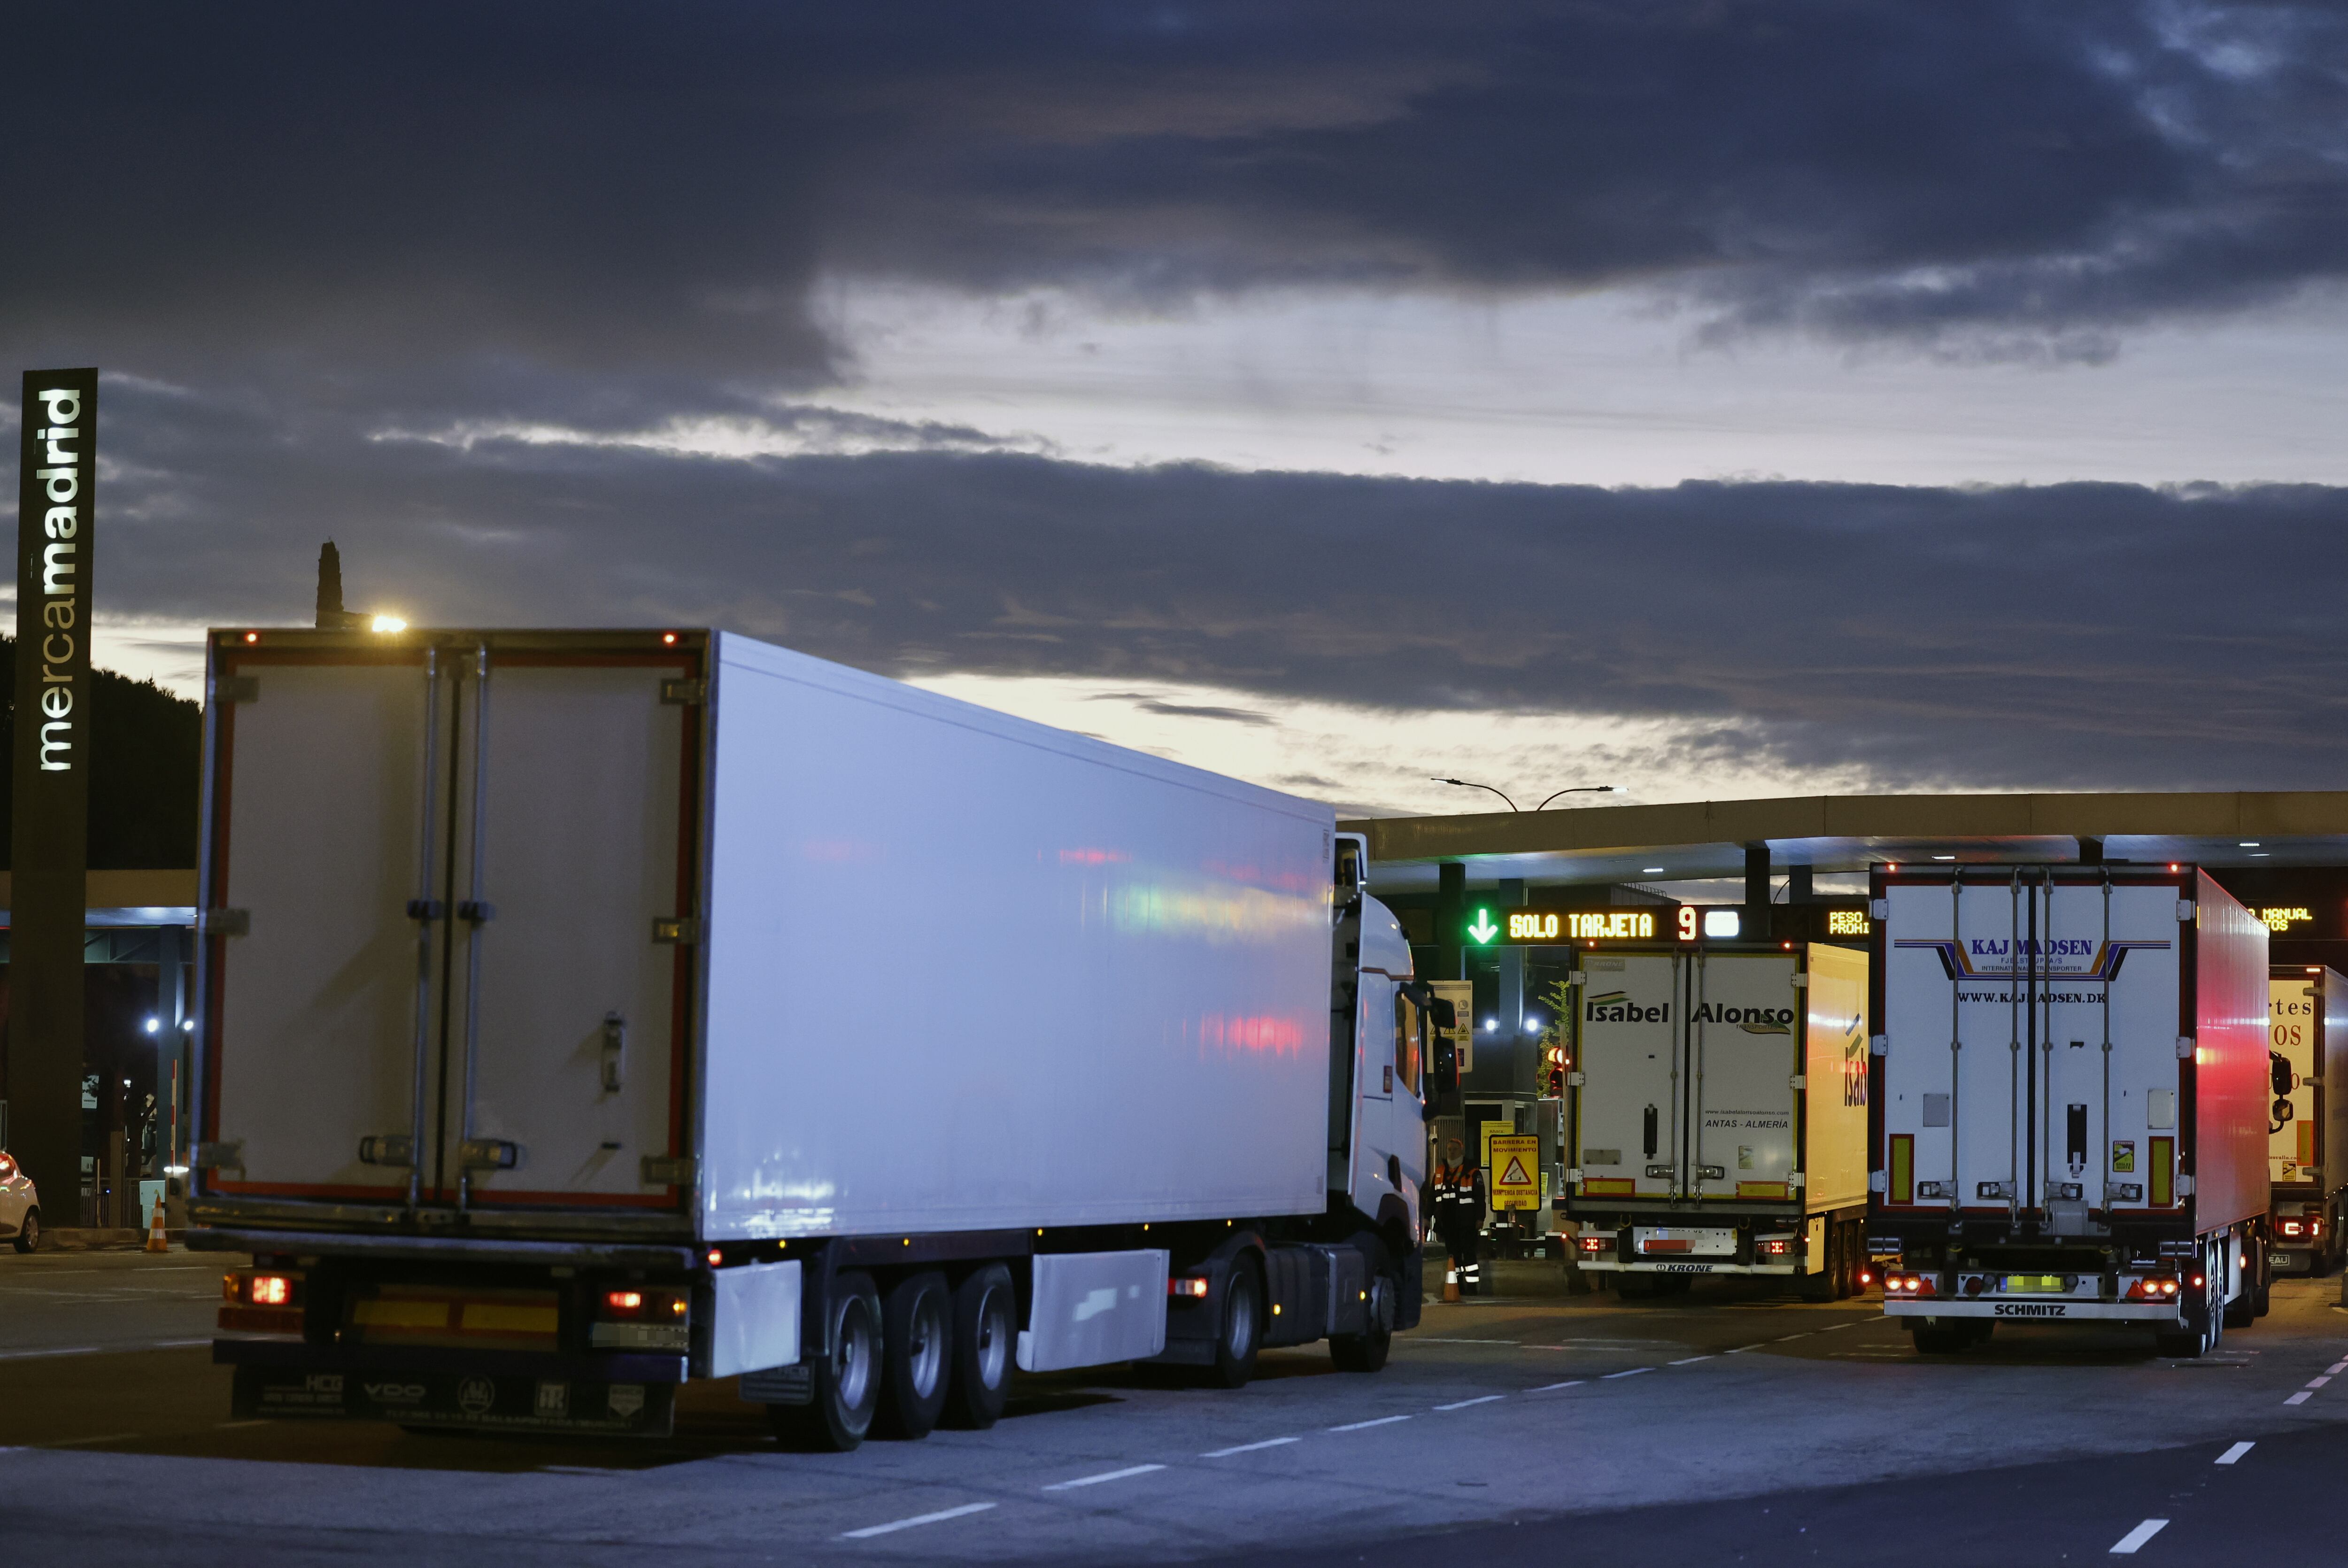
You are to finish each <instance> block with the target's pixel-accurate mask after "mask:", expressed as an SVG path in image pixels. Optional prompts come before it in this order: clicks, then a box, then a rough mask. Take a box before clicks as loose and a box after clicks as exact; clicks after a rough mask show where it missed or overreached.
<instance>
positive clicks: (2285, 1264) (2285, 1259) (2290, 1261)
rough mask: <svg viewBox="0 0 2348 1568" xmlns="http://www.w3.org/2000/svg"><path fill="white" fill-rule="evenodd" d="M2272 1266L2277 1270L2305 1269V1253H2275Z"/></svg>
mask: <svg viewBox="0 0 2348 1568" xmlns="http://www.w3.org/2000/svg"><path fill="white" fill-rule="evenodd" d="M2274 1266H2275V1267H2277V1268H2279V1269H2299V1268H2305V1267H2306V1266H2307V1254H2306V1253H2276V1254H2275V1255H2274Z"/></svg>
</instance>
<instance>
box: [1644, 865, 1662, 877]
mask: <svg viewBox="0 0 2348 1568" xmlns="http://www.w3.org/2000/svg"><path fill="white" fill-rule="evenodd" d="M1639 874H1640V875H1641V876H1643V877H1652V876H1661V875H1662V874H1663V867H1661V866H1641V867H1640V868H1639Z"/></svg>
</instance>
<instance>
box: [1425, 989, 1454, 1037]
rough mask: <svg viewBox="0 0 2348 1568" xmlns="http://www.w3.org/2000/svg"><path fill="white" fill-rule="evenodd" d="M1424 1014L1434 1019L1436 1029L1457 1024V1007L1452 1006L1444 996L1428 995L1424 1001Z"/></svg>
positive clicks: (1448, 1027) (1449, 1027) (1452, 1027)
mask: <svg viewBox="0 0 2348 1568" xmlns="http://www.w3.org/2000/svg"><path fill="white" fill-rule="evenodd" d="M1426 1016H1428V1017H1430V1018H1432V1019H1434V1020H1435V1026H1436V1027H1437V1028H1438V1029H1456V1028H1457V1027H1458V1026H1459V1009H1458V1008H1457V1007H1455V1006H1452V1005H1451V1003H1450V1001H1449V1000H1448V999H1447V998H1446V997H1442V996H1432V997H1429V998H1428V999H1427V1003H1426ZM1446 1048H1448V1047H1446Z"/></svg>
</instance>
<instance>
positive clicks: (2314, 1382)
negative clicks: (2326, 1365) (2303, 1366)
mask: <svg viewBox="0 0 2348 1568" xmlns="http://www.w3.org/2000/svg"><path fill="white" fill-rule="evenodd" d="M2331 1381H2332V1379H2331V1378H2329V1377H2310V1378H2309V1379H2308V1380H2307V1381H2306V1382H2305V1383H2303V1384H2302V1385H2301V1387H2305V1388H2321V1387H2323V1386H2324V1385H2325V1384H2326V1383H2329V1382H2331Z"/></svg>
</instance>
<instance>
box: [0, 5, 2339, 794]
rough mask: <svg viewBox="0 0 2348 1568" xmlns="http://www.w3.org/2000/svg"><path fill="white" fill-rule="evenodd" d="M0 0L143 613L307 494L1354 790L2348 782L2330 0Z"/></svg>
mask: <svg viewBox="0 0 2348 1568" xmlns="http://www.w3.org/2000/svg"><path fill="white" fill-rule="evenodd" d="M8 26H9V42H8V44H7V46H5V49H0V125H5V129H6V132H7V134H6V137H5V142H0V175H4V176H5V188H6V190H7V191H9V192H10V202H11V213H10V218H9V221H8V222H7V225H6V229H5V240H0V343H5V346H6V348H7V353H8V356H9V357H10V358H12V359H14V360H15V362H16V363H17V364H18V365H19V366H36V365H57V364H88V363H96V364H98V365H99V366H102V367H103V368H104V370H105V371H106V373H107V379H106V382H105V393H104V412H103V418H104V420H105V425H104V437H103V440H104V444H105V448H106V450H107V453H108V467H107V469H106V470H105V475H104V487H105V488H104V490H103V492H102V505H103V506H104V508H105V511H104V514H103V515H104V518H105V521H104V523H103V528H104V530H105V531H104V535H103V543H102V547H101V551H100V554H99V559H98V585H97V586H98V595H99V598H100V600H101V602H102V603H103V604H104V605H106V606H107V608H108V623H107V625H108V641H107V642H106V643H105V645H103V646H102V650H101V652H102V655H104V656H105V657H107V658H108V661H109V662H111V663H113V664H115V665H118V667H125V668H129V669H131V670H133V671H135V672H137V673H142V674H143V673H149V672H153V673H156V674H158V675H159V676H161V677H162V678H165V679H167V680H170V681H174V682H178V683H180V684H182V685H183V686H185V685H186V683H188V682H189V681H190V679H191V675H192V668H193V666H192V665H191V649H192V647H193V634H192V628H194V627H196V626H200V625H201V624H207V623H211V624H225V623H238V622H244V621H254V622H263V623H267V622H287V621H298V620H301V619H303V618H304V617H305V616H306V614H307V610H308V603H309V590H310V572H311V566H312V561H313V559H314V551H315V548H316V545H317V543H318V542H319V541H320V540H322V539H324V538H326V537H329V536H332V537H333V538H335V540H337V541H338V542H340V544H341V546H342V548H343V550H344V552H345V562H346V571H347V573H348V577H349V581H350V583H351V587H352V591H353V599H354V602H355V603H364V604H365V605H366V606H367V607H382V608H386V609H396V610H399V611H401V612H403V613H405V614H408V615H410V616H411V617H413V618H416V619H417V620H420V621H427V622H432V623H442V624H454V623H483V622H498V623H546V622H572V623H587V624H613V623H622V624H648V623H691V624H702V623H712V624H721V625H726V626H731V627H735V628H737V629H740V630H744V631H748V632H752V633H755V634H762V635H768V636H772V637H775V638H777V639H778V640H780V641H784V642H787V643H789V644H791V645H795V646H798V647H801V648H804V649H806V650H808V651H809V652H812V653H816V654H819V655H825V656H828V657H833V658H839V659H843V660H846V661H848V662H850V663H853V664H857V665H863V666H865V667H868V668H872V669H877V670H880V671H884V672H886V673H890V674H894V675H900V676H908V677H911V678H918V679H922V680H923V681H925V682H927V683H930V684H933V685H937V686H941V687H942V688H943V689H947V690H952V691H955V692H958V693H962V694H964V695H971V696H977V697H978V698H980V699H981V700H986V701H992V702H995V703H998V704H1000V705H1001V706H1005V707H1013V708H1014V709H1016V710H1018V711H1023V712H1028V713H1032V714H1035V715H1036V716H1038V717H1045V718H1047V719H1049V720H1050V721H1052V722H1056V723H1065V724H1068V725H1071V726H1073V727H1079V728H1085V729H1089V730H1093V731H1095V732H1097V733H1100V734H1104V735H1107V736H1109V737H1111V738H1117V739H1122V740H1126V741H1128V742H1129V743H1132V744H1138V745H1144V746H1148V747H1152V748H1158V749H1161V750H1166V751H1169V752H1171V753H1173V754H1176V755H1179V756H1181V757H1183V758H1186V759H1189V760H1194V761H1199V762H1201V763H1204V764H1206V765H1208V766H1217V767H1223V768H1226V769H1230V770H1232V771H1237V772H1241V773H1243V774H1245V775H1247V776H1249V777H1253V778H1258V779H1265V780H1267V781H1271V782H1275V783H1282V784H1285V785H1287V786H1289V787H1291V788H1295V789H1301V790H1303V791H1305V792H1308V793H1315V794H1320V795H1323V796H1325V797H1328V798H1331V799H1337V800H1339V801H1341V802H1343V803H1344V804H1346V805H1348V806H1374V807H1385V808H1390V809H1445V810H1449V809H1459V808H1461V807H1465V806H1468V805H1469V804H1470V802H1469V801H1468V800H1467V799H1461V798H1458V797H1457V796H1455V795H1453V794H1452V793H1451V792H1449V791H1446V790H1444V789H1442V788H1441V787H1440V786H1432V785H1428V784H1426V782H1425V781H1424V776H1425V775H1426V774H1428V773H1461V774H1466V775H1468V776H1474V777H1484V778H1490V779H1493V781H1495V782H1498V783H1501V784H1503V785H1504V786H1506V787H1509V788H1511V789H1519V788H1520V789H1525V790H1528V791H1530V792H1531V793H1533V794H1534V795H1536V796H1538V795H1540V794H1544V793H1546V792H1547V791H1548V789H1551V788H1555V787H1556V786H1557V785H1558V784H1562V783H1570V782H1582V781H1601V777H1600V776H1602V779H1603V780H1611V781H1613V782H1616V783H1619V784H1622V785H1623V786H1624V787H1625V789H1626V790H1627V791H1628V792H1629V793H1631V794H1632V796H1633V797H1634V798H1643V799H1684V798H1691V797H1704V796H1710V797H1715V798H1719V797H1728V796H1735V795H1741V794H1752V793H1773V792H1781V791H1782V792H1796V791H1806V790H1811V789H1859V788H1910V789H1915V788H1939V787H1945V786H1962V787H1972V788H1991V789H2002V788H2086V787H2116V788H2137V789H2173V788H2233V787H2260V788H2275V787H2283V788H2294V787H2295V788H2329V787H2333V786H2334V785H2336V784H2338V782H2339V781H2340V779H2341V778H2342V776H2343V769H2342V764H2343V761H2348V735H2343V700H2348V671H2343V655H2342V654H2341V652H2340V651H2339V650H2340V642H2341V634H2342V631H2343V615H2342V607H2343V603H2348V542H2343V540H2348V527H2343V525H2348V504H2343V497H2344V496H2348V492H2343V490H2341V489H2339V488H2336V487H2339V486H2341V485H2343V483H2348V471H2343V469H2348V463H2343V457H2342V442H2341V435H2342V431H2343V417H2348V388H2344V387H2343V369H2342V367H2343V365H2348V294H2343V287H2342V284H2343V273H2348V20H2344V19H2343V15H2342V13H2341V11H2340V9H2339V8H2338V7H2336V6H2329V5H2291V4H2271V5H2266V4H2250V5H2191V4H2154V5H2104V4H2095V3H2081V4H2065V5H2046V4H2044V3H2043V0H2029V3H2018V4H2010V5H2002V4H1996V3H1993V0H1952V3H1948V4H1931V3H1926V0H1902V3H1900V4H1897V5H1892V4H1884V3H1881V0H1842V3H1823V4H1814V3H1807V0H1766V3H1755V4H1740V3H1736V0H1702V3H1691V4H1675V3H1673V0H1622V3H1620V4H1606V3H1599V0H1592V3H1586V4H1558V5H1529V4H1519V5H1476V4H1459V3H1455V4H1449V5H1440V6H1433V5H1424V4H1417V3H1413V4H1406V5H1391V6H1379V5H1365V4H1360V3H1356V0H1348V3H1345V4H1342V5H1334V4H1333V5H1278V4H1268V3H1265V0H1250V3H1246V4H1233V5H1148V4H1141V3H1133V0H1124V3H1118V4H1096V5H1076V4H1066V5H969V4H966V3H958V4H938V5H888V4H869V5H853V6H808V5H772V4H758V5H748V4H745V5H662V6H644V5H630V6H618V5H582V4H564V5H551V4H549V5H487V6H482V5H466V6H457V5H432V4H415V3H410V4H403V5H397V6H373V5H352V6H327V7H321V6H314V5H306V6H292V5H242V6H237V7H233V8H230V7H191V6H186V5H151V6H122V5H104V4H98V5H74V6H50V7H42V8H38V9H29V8H24V9H20V10H19V11H18V12H17V13H15V14H14V15H11V17H10V18H9V23H8ZM12 493H13V492H12Z"/></svg>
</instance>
